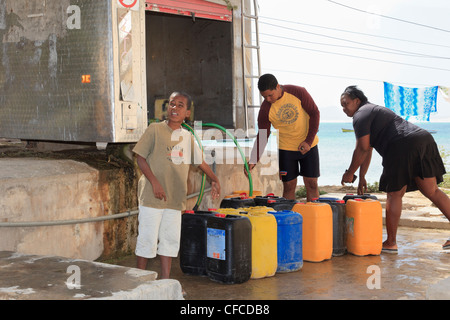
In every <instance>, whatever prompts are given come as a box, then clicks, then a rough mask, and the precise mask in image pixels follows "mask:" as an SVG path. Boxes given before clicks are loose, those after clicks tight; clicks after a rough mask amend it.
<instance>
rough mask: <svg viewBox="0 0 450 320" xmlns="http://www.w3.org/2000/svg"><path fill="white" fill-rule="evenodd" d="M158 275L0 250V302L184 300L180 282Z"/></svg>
mask: <svg viewBox="0 0 450 320" xmlns="http://www.w3.org/2000/svg"><path fill="white" fill-rule="evenodd" d="M156 277H157V274H156V272H154V271H146V270H140V269H135V268H128V267H123V266H117V265H111V264H106V263H99V262H92V261H87V260H80V259H68V258H62V257H57V256H40V255H27V254H21V253H16V252H11V251H0V300H111V299H113V300H183V295H182V289H181V284H180V283H179V281H177V280H172V279H170V280H155V279H156Z"/></svg>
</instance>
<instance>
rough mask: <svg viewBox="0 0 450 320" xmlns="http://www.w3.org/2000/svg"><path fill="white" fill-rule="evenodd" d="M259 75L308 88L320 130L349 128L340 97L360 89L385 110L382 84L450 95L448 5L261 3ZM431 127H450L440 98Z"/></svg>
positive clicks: (340, 0)
mask: <svg viewBox="0 0 450 320" xmlns="http://www.w3.org/2000/svg"><path fill="white" fill-rule="evenodd" d="M258 5H259V11H258V15H259V20H258V21H259V22H258V25H259V36H260V45H261V49H260V54H261V68H262V74H264V73H272V74H274V75H275V76H276V77H277V79H278V81H279V83H280V84H294V85H299V86H302V87H305V88H306V89H307V90H308V92H309V93H310V94H311V96H312V97H313V99H314V101H315V102H316V104H317V106H318V107H319V110H320V112H321V121H323V122H351V119H350V118H348V117H347V116H346V115H345V114H344V113H343V112H342V109H341V107H340V101H339V100H340V95H341V93H342V92H343V91H344V89H345V88H346V87H347V86H349V85H357V86H358V87H359V88H360V89H361V90H363V91H364V93H365V94H366V96H367V97H368V98H369V101H370V102H372V103H375V104H379V105H384V87H383V82H384V81H386V82H389V83H392V84H394V85H401V86H406V87H418V88H421V87H429V86H446V87H450V19H449V15H450V1H448V0H428V1H423V0H376V1H375V0H363V1H361V0H359V1H357V0H335V1H329V0H277V1H274V0H258ZM431 121H432V122H450V102H447V101H446V100H444V99H443V98H442V95H441V94H440V93H438V100H437V113H436V114H432V116H431Z"/></svg>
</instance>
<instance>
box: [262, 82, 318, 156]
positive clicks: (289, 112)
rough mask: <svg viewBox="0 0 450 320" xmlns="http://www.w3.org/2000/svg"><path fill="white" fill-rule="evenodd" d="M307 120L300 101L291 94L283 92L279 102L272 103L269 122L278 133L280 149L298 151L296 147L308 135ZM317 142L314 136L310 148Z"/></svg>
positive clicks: (307, 117) (307, 116)
mask: <svg viewBox="0 0 450 320" xmlns="http://www.w3.org/2000/svg"><path fill="white" fill-rule="evenodd" d="M309 118H310V117H309V115H308V114H307V113H306V111H305V110H304V109H303V107H302V102H301V101H300V99H299V98H297V97H296V96H295V95H293V94H291V93H288V92H286V91H285V92H284V94H283V96H282V97H281V98H280V99H279V100H277V101H276V102H275V103H272V105H271V107H270V111H269V121H270V122H271V123H272V125H273V127H274V128H275V129H277V130H278V132H279V148H280V149H282V150H290V151H298V146H299V145H300V143H301V142H303V141H305V139H306V137H307V135H308V131H309ZM318 142H319V138H318V137H317V135H316V136H315V137H314V140H313V142H312V144H311V148H312V147H314V146H315V145H317V143H318Z"/></svg>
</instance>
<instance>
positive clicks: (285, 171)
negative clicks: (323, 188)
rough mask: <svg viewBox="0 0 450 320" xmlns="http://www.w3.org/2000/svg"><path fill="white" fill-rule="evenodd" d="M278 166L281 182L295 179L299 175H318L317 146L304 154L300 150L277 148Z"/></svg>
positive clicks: (310, 176) (311, 176)
mask: <svg viewBox="0 0 450 320" xmlns="http://www.w3.org/2000/svg"><path fill="white" fill-rule="evenodd" d="M278 166H279V169H280V177H281V180H282V181H283V182H286V181H290V180H292V179H296V178H297V177H298V176H299V175H300V176H303V177H308V178H318V177H319V176H320V167H319V148H318V147H317V146H315V147H313V148H311V150H309V151H308V152H307V153H306V154H304V155H303V154H302V153H301V152H300V151H287V150H278Z"/></svg>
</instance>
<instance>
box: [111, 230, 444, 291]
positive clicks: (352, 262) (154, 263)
mask: <svg viewBox="0 0 450 320" xmlns="http://www.w3.org/2000/svg"><path fill="white" fill-rule="evenodd" d="M449 236H450V232H449V230H439V229H421V228H405V227H400V228H399V230H398V245H399V253H398V255H393V254H381V255H380V256H365V257H358V256H354V255H351V254H346V255H344V256H341V257H333V258H332V259H331V260H328V261H324V262H320V263H311V262H306V261H305V262H304V263H303V268H302V269H301V270H299V271H297V272H292V273H284V274H279V273H277V274H276V275H275V276H273V277H269V278H264V279H255V280H253V279H250V280H249V281H247V282H245V283H243V284H235V285H226V284H221V283H217V282H214V281H212V280H210V279H209V278H208V277H199V276H189V275H186V274H183V273H182V271H181V269H180V265H179V260H178V259H175V260H174V261H173V263H172V274H171V276H172V278H174V279H177V280H179V281H180V283H181V285H182V287H183V289H184V290H185V291H186V293H187V295H186V297H185V299H186V300H234V299H237V300H308V299H325V300H328V299H330V300H339V299H350V300H359V299H363V300H370V299H375V300H398V299H412V300H422V299H426V291H427V289H428V287H429V286H430V285H433V284H435V283H437V282H439V281H441V280H443V279H445V278H447V277H449V276H450V252H449V251H443V250H442V244H443V243H444V242H445V240H446V239H448V238H449ZM384 238H385V236H384ZM115 263H116V264H119V265H123V266H128V267H135V263H136V257H135V256H127V257H124V258H122V259H120V260H119V261H116V262H115ZM148 269H149V270H152V271H156V272H158V273H159V272H160V265H159V258H155V259H151V260H150V261H149V265H148ZM378 274H379V275H380V276H379V278H377V275H378ZM378 280H379V282H377V281H378ZM368 284H369V286H368ZM369 287H372V289H370V288H369ZM377 287H379V289H378V288H377Z"/></svg>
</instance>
